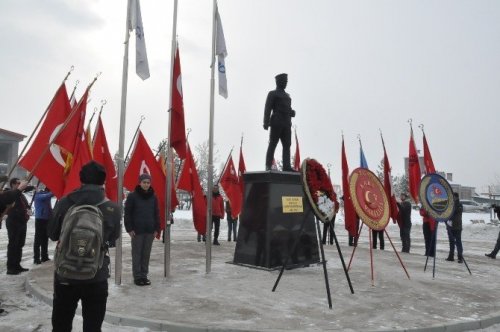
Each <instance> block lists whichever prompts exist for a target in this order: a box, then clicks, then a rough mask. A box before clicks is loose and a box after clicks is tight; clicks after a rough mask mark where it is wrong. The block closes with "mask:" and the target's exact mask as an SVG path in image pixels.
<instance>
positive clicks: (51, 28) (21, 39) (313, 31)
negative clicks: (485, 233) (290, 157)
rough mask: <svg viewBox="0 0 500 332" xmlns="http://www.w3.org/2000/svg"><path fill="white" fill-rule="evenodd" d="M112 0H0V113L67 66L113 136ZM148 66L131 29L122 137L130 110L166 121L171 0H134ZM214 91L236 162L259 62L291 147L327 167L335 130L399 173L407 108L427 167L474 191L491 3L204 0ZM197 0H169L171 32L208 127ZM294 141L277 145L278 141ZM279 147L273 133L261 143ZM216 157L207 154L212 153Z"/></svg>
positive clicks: (352, 150) (52, 82)
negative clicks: (283, 111) (223, 87)
mask: <svg viewBox="0 0 500 332" xmlns="http://www.w3.org/2000/svg"><path fill="white" fill-rule="evenodd" d="M126 3H127V1H126V0H120V1H119V0H85V1H77V0H44V1H39V0H25V1H24V0H21V1H19V0H2V1H0V39H1V40H2V47H1V51H0V73H1V75H0V94H1V95H0V103H1V104H0V107H1V110H2V122H1V125H0V127H1V128H4V129H8V130H12V131H15V132H18V133H22V134H24V135H29V134H30V133H31V131H32V130H33V128H34V127H35V125H36V123H37V121H38V120H39V118H40V116H41V114H42V113H43V111H44V110H45V108H46V107H47V105H48V103H49V102H50V100H51V98H52V96H53V94H54V92H55V91H56V89H57V87H58V86H59V84H60V83H61V81H62V79H63V77H64V75H65V74H66V72H67V71H68V70H69V68H70V67H71V66H72V65H74V66H75V70H74V71H73V73H72V75H71V76H70V78H69V79H68V81H67V85H68V91H71V90H72V89H73V86H74V85H75V81H76V80H79V81H80V85H79V86H78V88H77V95H78V96H81V94H82V93H83V91H84V88H85V86H86V85H87V84H88V83H89V82H90V81H91V80H92V79H93V77H94V76H95V74H96V73H98V72H102V75H101V76H100V77H99V79H98V81H97V82H96V84H95V85H94V87H93V89H92V92H91V100H90V103H89V107H88V111H89V113H91V111H92V110H93V109H94V108H95V107H100V101H101V100H102V99H106V100H107V104H106V106H105V108H104V113H103V121H104V126H105V129H106V130H107V136H108V140H109V143H110V148H111V150H112V151H116V150H117V149H118V138H119V135H118V130H119V114H120V98H121V80H122V66H123V53H124V46H123V42H124V37H125V18H126ZM141 8H142V17H143V23H144V32H145V38H146V46H147V50H148V57H149V64H150V72H151V78H150V79H148V80H146V81H142V80H141V79H139V78H138V77H137V75H135V41H134V38H131V45H130V66H129V81H128V98H127V121H126V128H127V130H126V131H127V137H126V141H125V142H126V143H125V146H126V148H127V147H128V145H129V144H130V141H131V139H132V136H133V133H134V130H135V128H136V126H137V124H138V122H139V119H140V116H141V115H144V116H145V118H146V119H145V121H144V122H143V124H142V130H143V132H144V134H145V136H146V139H147V140H148V141H149V143H150V144H151V145H152V146H156V145H157V144H158V142H159V141H160V140H161V139H162V138H164V137H166V135H167V119H168V116H167V112H166V110H167V109H168V103H169V100H168V98H169V86H170V83H169V75H170V52H171V50H170V48H171V38H172V15H173V14H172V12H173V0H172V1H153V0H141ZM219 11H220V15H221V18H222V24H223V27H224V32H225V36H226V45H227V49H228V53H229V55H228V57H227V58H226V68H227V77H228V89H229V98H228V99H227V100H226V99H223V98H222V97H220V96H219V95H216V97H215V142H216V144H217V146H216V149H217V151H218V157H219V161H220V162H223V161H224V160H225V158H226V156H227V154H228V153H229V150H230V149H231V147H233V146H234V152H233V158H234V160H235V162H236V163H237V159H238V148H239V144H240V138H241V135H242V133H243V134H244V145H243V151H244V155H245V159H246V164H247V169H248V170H250V171H257V170H263V169H264V159H265V152H266V148H267V140H268V132H267V131H264V129H263V128H262V119H263V112H264V102H265V98H266V96H267V92H268V91H269V90H272V89H274V88H275V83H274V76H275V75H276V74H278V73H282V72H286V73H288V74H289V84H288V88H287V91H288V92H289V93H290V95H291V97H292V107H293V108H294V109H295V110H296V112H297V116H296V118H295V119H294V120H293V122H294V125H295V126H296V128H297V133H298V137H299V141H300V152H301V156H302V157H303V158H304V157H312V158H316V159H318V161H320V162H321V163H323V165H324V166H325V167H326V165H327V164H331V165H332V166H331V172H332V178H333V181H334V182H335V183H339V182H340V176H341V168H340V152H341V139H342V132H343V133H344V137H345V142H346V149H347V155H348V160H349V166H350V169H351V170H352V169H354V168H356V167H358V166H359V143H358V138H357V137H358V135H360V137H361V140H362V143H363V148H364V152H365V155H366V158H367V161H368V165H369V166H370V168H371V169H372V170H375V169H376V168H377V166H378V164H379V163H380V160H381V158H382V157H383V151H382V145H381V140H380V131H379V130H381V131H382V133H383V135H384V139H385V143H386V148H387V152H388V155H389V160H390V162H391V164H392V167H393V175H397V174H402V173H403V172H404V170H403V167H404V164H403V158H404V157H405V156H407V155H408V142H409V135H410V127H409V124H408V119H413V128H414V131H415V140H416V144H417V148H418V149H422V133H421V131H420V129H419V128H418V125H419V124H424V129H425V132H426V135H427V139H428V142H429V146H430V149H431V152H432V156H433V159H434V163H435V165H436V168H437V169H438V170H441V171H446V172H452V173H453V174H454V181H455V182H456V183H461V184H463V185H469V186H475V187H477V188H478V189H479V190H481V189H483V187H484V186H486V185H488V184H492V183H500V167H499V166H498V165H499V162H498V143H499V141H500V139H499V131H498V126H499V123H500V121H499V120H500V113H499V108H500V107H499V106H500V93H499V91H500V49H499V47H500V2H498V1H493V0H492V1H482V0H469V1H458V0H453V1H435V0H429V1H425V0H418V1H399V0H394V1H369V0H367V1H333V0H322V1H319V0H315V1H297V0H266V1H264V0H239V1H230V0H220V1H219ZM211 16H212V1H210V0H204V1H201V0H180V1H179V8H178V27H177V35H178V40H179V45H180V54H181V66H182V74H183V90H184V106H185V115H186V127H187V128H191V129H192V131H191V134H190V136H189V140H190V142H191V145H192V146H194V145H197V144H199V143H201V142H202V141H204V140H207V139H208V130H209V125H208V121H209V95H210V58H211V54H210V52H211V38H212V35H211V34H212V32H211V27H212V22H211ZM294 150H295V145H294V144H293V145H292V154H293V151H294ZM276 157H277V159H281V148H280V146H279V147H278V149H277V151H276ZM216 166H218V165H216Z"/></svg>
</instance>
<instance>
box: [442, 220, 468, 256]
mask: <svg viewBox="0 0 500 332" xmlns="http://www.w3.org/2000/svg"><path fill="white" fill-rule="evenodd" d="M446 231H447V232H448V241H449V242H450V253H449V256H450V257H453V256H455V246H456V247H457V255H458V258H459V259H460V258H462V257H463V253H464V248H463V246H462V230H454V229H452V228H451V227H450V226H446Z"/></svg>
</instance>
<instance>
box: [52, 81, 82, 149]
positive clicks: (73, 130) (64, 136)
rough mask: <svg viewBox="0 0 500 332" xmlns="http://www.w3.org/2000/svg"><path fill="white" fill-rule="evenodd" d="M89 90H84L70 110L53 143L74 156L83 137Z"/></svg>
mask: <svg viewBox="0 0 500 332" xmlns="http://www.w3.org/2000/svg"><path fill="white" fill-rule="evenodd" d="M88 94H89V89H88V88H87V90H85V93H84V94H83V96H82V98H81V99H80V101H79V102H78V104H77V105H76V107H75V108H74V109H73V110H72V112H71V114H70V118H69V120H67V121H68V122H67V124H66V127H64V129H62V130H61V133H60V134H59V136H57V138H56V141H55V143H56V144H57V145H59V146H60V147H62V148H64V149H65V150H66V151H67V152H69V153H71V154H73V156H75V155H76V153H75V152H76V150H77V149H78V148H79V145H80V141H81V139H82V136H85V129H84V127H85V114H86V113H87V98H88Z"/></svg>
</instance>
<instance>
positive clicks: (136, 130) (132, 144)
mask: <svg viewBox="0 0 500 332" xmlns="http://www.w3.org/2000/svg"><path fill="white" fill-rule="evenodd" d="M145 118H146V117H145V116H144V115H141V120H140V121H139V124H138V125H137V128H136V129H135V133H134V136H133V137H132V141H130V145H129V146H128V150H127V154H126V155H125V158H124V159H123V160H124V163H126V162H127V161H128V157H129V155H130V150H132V147H133V146H134V143H135V138H136V137H137V134H139V129H141V123H142V121H143V120H144V119H145Z"/></svg>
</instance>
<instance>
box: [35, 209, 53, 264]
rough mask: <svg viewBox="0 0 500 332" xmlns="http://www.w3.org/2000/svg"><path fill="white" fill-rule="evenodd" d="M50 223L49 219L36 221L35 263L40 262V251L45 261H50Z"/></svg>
mask: <svg viewBox="0 0 500 332" xmlns="http://www.w3.org/2000/svg"><path fill="white" fill-rule="evenodd" d="M48 222H49V221H48V220H47V219H35V241H34V242H33V259H34V260H35V261H40V251H41V254H42V256H41V258H42V260H43V261H46V260H48V259H49V253H48V246H49V236H48V235H47V223H48Z"/></svg>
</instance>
